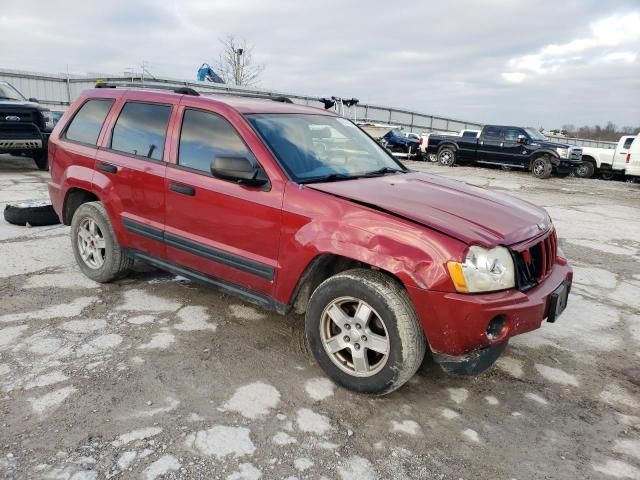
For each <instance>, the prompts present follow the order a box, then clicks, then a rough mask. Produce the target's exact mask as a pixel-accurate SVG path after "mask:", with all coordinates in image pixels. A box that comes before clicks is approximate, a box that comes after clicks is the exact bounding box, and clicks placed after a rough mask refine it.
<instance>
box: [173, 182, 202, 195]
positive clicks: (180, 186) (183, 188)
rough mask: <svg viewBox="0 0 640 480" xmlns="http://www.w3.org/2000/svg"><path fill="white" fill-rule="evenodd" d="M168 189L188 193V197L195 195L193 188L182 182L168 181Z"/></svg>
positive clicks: (183, 193)
mask: <svg viewBox="0 0 640 480" xmlns="http://www.w3.org/2000/svg"><path fill="white" fill-rule="evenodd" d="M169 190H172V191H174V192H176V193H181V194H182V195H189V196H190V197H195V195H196V189H195V188H193V187H190V186H189V185H183V184H182V183H170V184H169Z"/></svg>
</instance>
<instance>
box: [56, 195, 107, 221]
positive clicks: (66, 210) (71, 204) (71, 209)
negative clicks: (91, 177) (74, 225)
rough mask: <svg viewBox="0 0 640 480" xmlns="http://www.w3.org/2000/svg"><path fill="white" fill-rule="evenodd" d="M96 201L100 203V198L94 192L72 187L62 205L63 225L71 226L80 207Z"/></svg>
mask: <svg viewBox="0 0 640 480" xmlns="http://www.w3.org/2000/svg"><path fill="white" fill-rule="evenodd" d="M96 201H100V198H99V197H98V196H97V195H96V194H95V193H94V192H92V191H90V190H87V189H85V188H81V187H71V188H70V189H69V190H67V193H66V194H65V197H64V202H63V204H62V205H63V206H62V223H63V224H65V225H71V219H72V218H73V215H74V213H75V212H76V210H78V208H79V207H80V205H82V204H83V203H87V202H96Z"/></svg>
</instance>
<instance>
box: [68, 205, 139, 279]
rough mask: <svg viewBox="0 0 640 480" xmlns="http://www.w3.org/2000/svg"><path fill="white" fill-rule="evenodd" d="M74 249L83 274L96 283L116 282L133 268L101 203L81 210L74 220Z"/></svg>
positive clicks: (81, 206) (85, 206)
mask: <svg viewBox="0 0 640 480" xmlns="http://www.w3.org/2000/svg"><path fill="white" fill-rule="evenodd" d="M71 247H72V248H73V255H74V256H75V258H76V262H77V263H78V266H79V267H80V270H82V273H84V274H85V275H86V276H87V277H89V278H90V279H91V280H94V281H96V282H101V283H106V282H110V281H112V280H116V279H117V278H120V277H122V276H124V275H125V274H126V273H127V272H128V271H129V269H130V268H131V267H132V266H133V259H132V258H131V257H129V256H128V255H127V254H126V253H125V251H124V250H123V249H122V247H121V246H120V245H119V244H118V241H117V240H116V236H115V234H114V233H113V228H111V223H110V222H109V217H108V215H107V211H106V210H105V208H104V205H103V204H102V202H88V203H83V204H82V205H80V207H78V210H76V212H75V214H74V215H73V219H72V220H71Z"/></svg>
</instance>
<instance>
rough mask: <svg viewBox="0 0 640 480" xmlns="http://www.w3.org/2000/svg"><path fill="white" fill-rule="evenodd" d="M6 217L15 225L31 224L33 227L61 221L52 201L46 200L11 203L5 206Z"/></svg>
mask: <svg viewBox="0 0 640 480" xmlns="http://www.w3.org/2000/svg"><path fill="white" fill-rule="evenodd" d="M4 219H5V220H6V221H7V222H9V223H11V224H13V225H22V226H25V225H31V226H32V227H43V226H45V225H56V224H58V223H60V219H59V218H58V215H57V214H56V212H55V210H53V207H52V206H51V203H49V202H46V201H34V202H21V203H13V204H9V205H7V206H6V207H5V208H4Z"/></svg>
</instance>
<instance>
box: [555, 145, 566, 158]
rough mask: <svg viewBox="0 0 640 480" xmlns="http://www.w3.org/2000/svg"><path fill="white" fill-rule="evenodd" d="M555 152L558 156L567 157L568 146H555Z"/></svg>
mask: <svg viewBox="0 0 640 480" xmlns="http://www.w3.org/2000/svg"><path fill="white" fill-rule="evenodd" d="M556 152H558V156H559V157H560V158H569V149H568V148H560V147H558V148H556Z"/></svg>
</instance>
